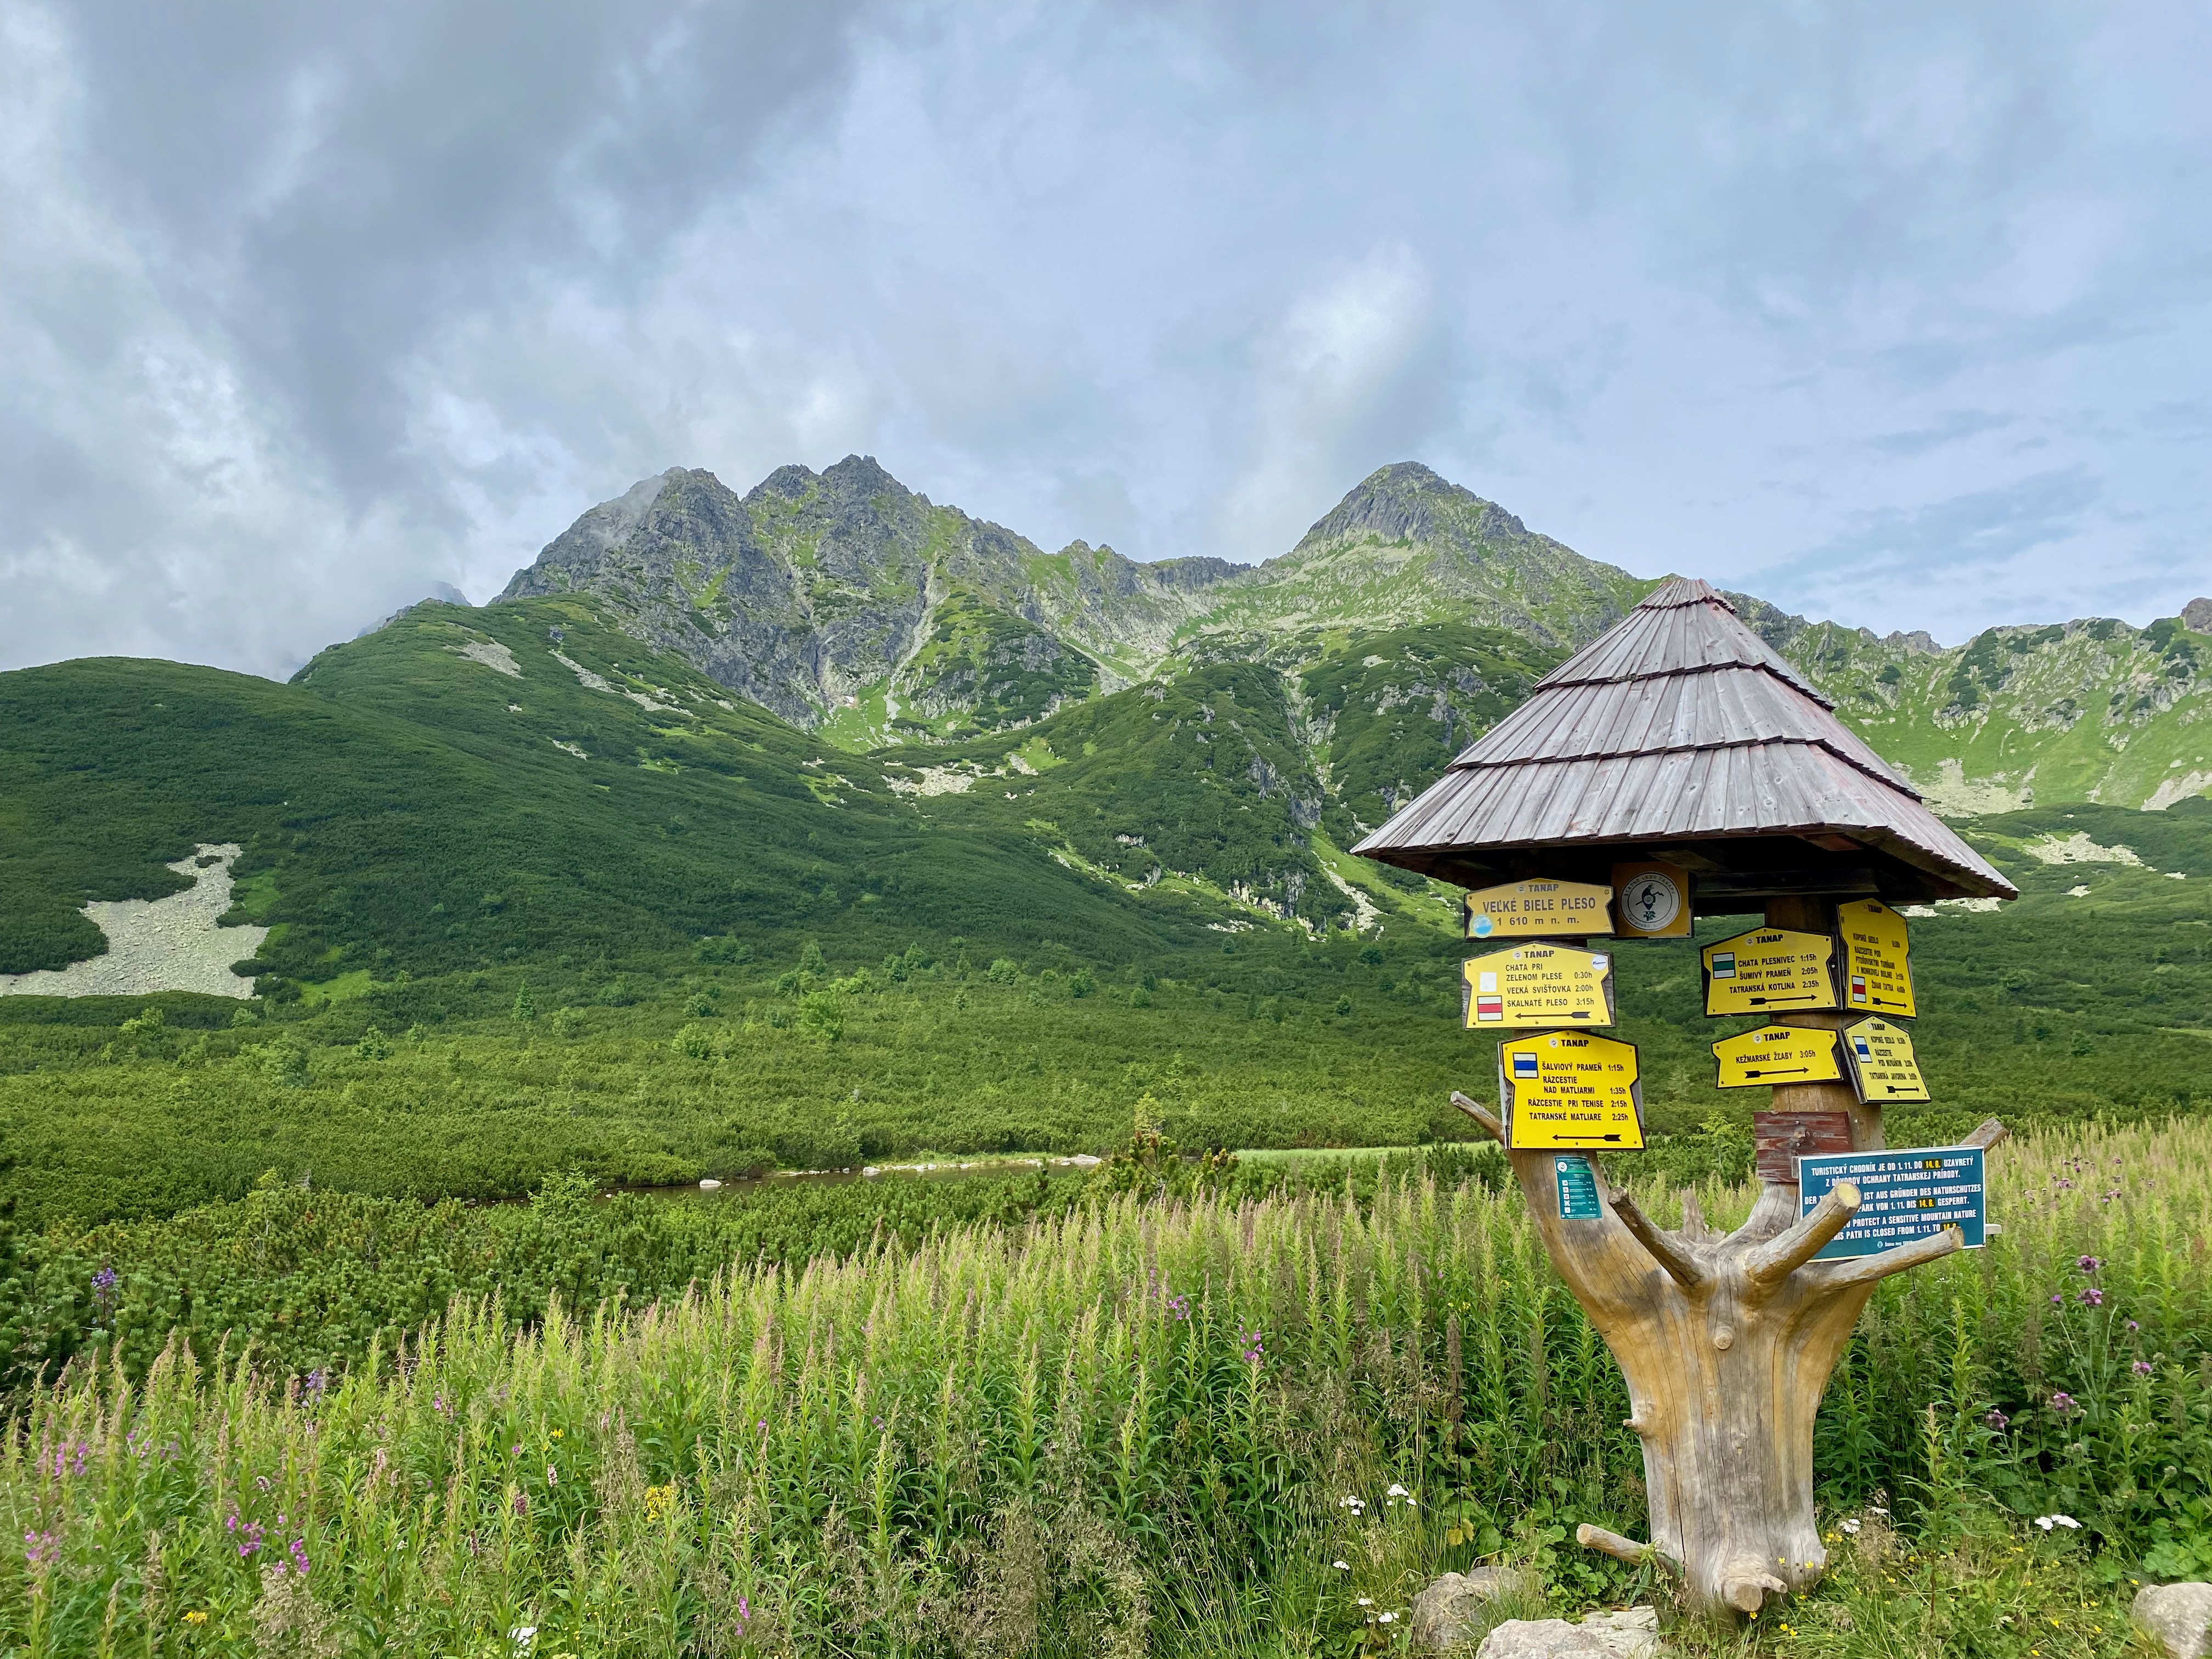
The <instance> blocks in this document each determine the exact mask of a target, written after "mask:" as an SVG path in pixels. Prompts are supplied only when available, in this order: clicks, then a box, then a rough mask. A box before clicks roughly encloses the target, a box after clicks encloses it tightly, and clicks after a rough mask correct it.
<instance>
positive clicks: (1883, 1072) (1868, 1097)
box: [1844, 1019, 1928, 1106]
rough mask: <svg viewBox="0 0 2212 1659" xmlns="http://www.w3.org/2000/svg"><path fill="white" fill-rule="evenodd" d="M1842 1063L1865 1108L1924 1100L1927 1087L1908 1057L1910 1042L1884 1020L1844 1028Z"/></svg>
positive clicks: (1902, 1032) (1909, 1055) (1911, 1057)
mask: <svg viewBox="0 0 2212 1659" xmlns="http://www.w3.org/2000/svg"><path fill="white" fill-rule="evenodd" d="M1844 1063H1845V1064H1846V1065H1848V1066H1850V1068H1851V1085H1852V1086H1853V1087H1854V1088H1856V1089H1857V1091H1859V1098H1860V1099H1861V1100H1863V1101H1865V1102H1866V1103H1868V1104H1869V1106H1878V1105H1880V1104H1881V1103H1883V1102H1885V1101H1891V1100H1925V1099H1927V1098H1928V1085H1927V1082H1926V1080H1925V1079H1923V1078H1922V1077H1921V1075H1920V1062H1919V1061H1918V1060H1915V1059H1914V1058H1913V1056H1912V1039H1911V1036H1908V1035H1907V1034H1906V1033H1905V1029H1904V1028H1903V1027H1902V1026H1898V1025H1892V1024H1890V1023H1889V1022H1888V1021H1887V1020H1886V1019H1863V1020H1860V1021H1858V1022H1857V1024H1851V1025H1846V1026H1844Z"/></svg>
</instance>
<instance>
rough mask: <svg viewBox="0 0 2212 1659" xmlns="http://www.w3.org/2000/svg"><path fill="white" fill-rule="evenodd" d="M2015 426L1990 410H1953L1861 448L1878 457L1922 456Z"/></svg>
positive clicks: (2008, 418) (1870, 439) (1875, 438)
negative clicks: (1967, 439)
mask: <svg viewBox="0 0 2212 1659" xmlns="http://www.w3.org/2000/svg"><path fill="white" fill-rule="evenodd" d="M2012 423H2013V422H2012V417H2011V416H2006V415H1995V414H1991V413H1990V411H1989V410H1983V409H1960V410H1954V411H1952V412H1951V413H1950V414H1948V415H1947V416H1944V417H1943V418H1942V419H1941V420H1939V421H1937V422H1935V423H1934V424H1933V425H1930V426H1923V427H1916V428H1913V429H1912V430H1911V431H1910V432H1885V433H1883V434H1881V435H1880V436H1878V437H1873V438H1869V439H1866V440H1865V441H1863V446H1862V447H1864V448H1865V449H1868V450H1869V451H1871V452H1872V453H1875V454H1877V455H1893V456H1920V455H1925V454H1926V453H1928V452H1929V450H1931V449H1941V448H1942V447H1943V446H1944V445H1946V444H1954V443H1957V442H1958V441H1960V440H1961V439H1963V438H1977V437H1979V436H1980V435H1982V434H1983V433H1984V432H2000V431H2002V430H2003V429H2004V428H2006V427H2008V426H2010V425H2011V424H2012Z"/></svg>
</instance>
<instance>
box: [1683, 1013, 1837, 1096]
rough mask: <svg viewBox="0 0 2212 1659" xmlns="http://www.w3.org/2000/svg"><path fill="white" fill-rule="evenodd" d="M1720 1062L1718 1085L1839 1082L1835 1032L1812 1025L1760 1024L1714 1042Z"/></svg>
mask: <svg viewBox="0 0 2212 1659" xmlns="http://www.w3.org/2000/svg"><path fill="white" fill-rule="evenodd" d="M1713 1058H1714V1059H1715V1060H1718V1061H1720V1063H1721V1073H1720V1079H1719V1082H1720V1086H1721V1087H1722V1088H1723V1089H1751V1088H1756V1087H1758V1086H1759V1085H1761V1084H1776V1083H1840V1082H1842V1081H1843V1079H1844V1069H1843V1066H1842V1063H1841V1062H1840V1061H1839V1060H1838V1059H1837V1057H1836V1034H1835V1033H1834V1032H1833V1031H1831V1030H1826V1028H1824V1027H1820V1026H1813V1025H1762V1026H1760V1027H1759V1029H1758V1030H1756V1031H1746V1032H1745V1033H1744V1034H1743V1035H1742V1036H1732V1037H1723V1038H1722V1039H1721V1040H1720V1041H1719V1042H1716V1043H1715V1044H1713Z"/></svg>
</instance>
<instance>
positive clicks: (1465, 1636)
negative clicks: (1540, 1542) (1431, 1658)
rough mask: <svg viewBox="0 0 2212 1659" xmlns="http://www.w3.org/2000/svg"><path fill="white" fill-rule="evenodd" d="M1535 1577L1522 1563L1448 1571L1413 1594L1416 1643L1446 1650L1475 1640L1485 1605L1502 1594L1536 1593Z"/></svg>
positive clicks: (1439, 1650) (1432, 1649)
mask: <svg viewBox="0 0 2212 1659" xmlns="http://www.w3.org/2000/svg"><path fill="white" fill-rule="evenodd" d="M1536 1591H1537V1583H1536V1580H1535V1578H1534V1576H1533V1575H1531V1574H1528V1573H1526V1572H1523V1571H1521V1570H1520V1569H1519V1568H1518V1567H1470V1568H1468V1571H1465V1572H1448V1573H1446V1574H1445V1575H1444V1576H1443V1577H1441V1578H1439V1579H1437V1582H1436V1583H1433V1584H1431V1585H1430V1586H1429V1587H1428V1589H1425V1590H1423V1591H1422V1592H1421V1593H1420V1594H1419V1595H1417V1596H1415V1597H1414V1598H1413V1645H1414V1646H1415V1647H1419V1648H1427V1649H1429V1650H1431V1651H1433V1652H1437V1653H1442V1652H1443V1651H1445V1650H1447V1649H1449V1648H1455V1647H1457V1646H1459V1645H1460V1644H1462V1643H1463V1642H1471V1641H1473V1640H1474V1638H1475V1636H1476V1634H1477V1632H1479V1631H1480V1628H1481V1626H1482V1619H1483V1613H1484V1611H1485V1609H1486V1607H1488V1605H1489V1604H1490V1603H1491V1602H1492V1601H1496V1600H1498V1597H1500V1596H1501V1595H1535V1594H1536Z"/></svg>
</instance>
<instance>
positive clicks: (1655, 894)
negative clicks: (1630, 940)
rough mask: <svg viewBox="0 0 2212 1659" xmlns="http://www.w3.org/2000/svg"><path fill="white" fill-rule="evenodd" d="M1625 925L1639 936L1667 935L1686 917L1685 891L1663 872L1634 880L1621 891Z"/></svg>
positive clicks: (1652, 873) (1622, 922)
mask: <svg viewBox="0 0 2212 1659" xmlns="http://www.w3.org/2000/svg"><path fill="white" fill-rule="evenodd" d="M1620 908H1621V918H1620V920H1621V924H1622V926H1623V927H1624V928H1625V929H1626V931H1628V932H1630V933H1664V932H1665V931H1666V930H1667V929H1668V927H1672V926H1673V925H1674V918H1675V917H1676V916H1679V915H1681V914H1682V890H1681V889H1680V888H1679V887H1677V886H1676V885H1675V884H1674V878H1673V877H1672V876H1669V875H1668V874H1667V873H1665V872H1663V871H1659V870H1646V871H1644V872H1643V873H1642V874H1641V875H1638V876H1632V877H1631V878H1629V880H1628V883H1627V884H1626V885H1625V886H1624V887H1622V888H1621V890H1620Z"/></svg>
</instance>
